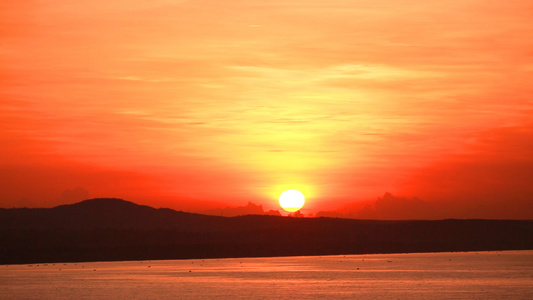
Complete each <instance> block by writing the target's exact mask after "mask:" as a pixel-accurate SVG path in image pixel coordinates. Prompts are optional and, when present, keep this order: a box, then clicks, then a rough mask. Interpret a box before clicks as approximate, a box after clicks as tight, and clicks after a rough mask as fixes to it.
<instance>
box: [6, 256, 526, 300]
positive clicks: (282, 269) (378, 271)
mask: <svg viewBox="0 0 533 300" xmlns="http://www.w3.org/2000/svg"><path fill="white" fill-rule="evenodd" d="M0 271H1V272H0V299H80V298H81V299H214V298H218V299H533V251H503V252H468V253H424V254H420V253H415V254H376V255H346V256H342V255H341V256H322V257H318V256H313V257H275V258H231V259H205V260H201V259H195V260H165V261H127V262H91V263H66V264H63V263H56V264H32V265H2V266H0Z"/></svg>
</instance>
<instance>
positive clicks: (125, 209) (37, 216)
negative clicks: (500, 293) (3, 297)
mask: <svg viewBox="0 0 533 300" xmlns="http://www.w3.org/2000/svg"><path fill="white" fill-rule="evenodd" d="M524 249H533V221H532V220H529V221H527V220H520V221H518V220H457V219H448V220H438V221H373V220H353V219H336V218H291V217H280V216H265V215H248V216H241V217H217V216H207V215H200V214H192V213H186V212H180V211H174V210H171V209H155V208H151V207H148V206H141V205H137V204H134V203H131V202H128V201H124V200H120V199H92V200H86V201H83V202H80V203H76V204H72V205H62V206H58V207H55V208H49V209H44V208H41V209H35V208H33V209H28V208H15V209H0V264H13V263H38V262H74V261H107V260H149V259H150V260H155V259H187V258H222V257H257V256H291V255H333V254H369V253H403V252H441V251H483V250H524Z"/></svg>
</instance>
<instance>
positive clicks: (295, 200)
mask: <svg viewBox="0 0 533 300" xmlns="http://www.w3.org/2000/svg"><path fill="white" fill-rule="evenodd" d="M304 203H305V197H304V194H302V193H301V192H300V191H297V190H286V191H285V192H283V193H281V195H280V196H279V205H280V206H281V208H283V209H284V210H285V211H288V212H295V211H297V210H299V209H300V208H302V207H303V206H304Z"/></svg>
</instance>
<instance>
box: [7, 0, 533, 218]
mask: <svg viewBox="0 0 533 300" xmlns="http://www.w3.org/2000/svg"><path fill="white" fill-rule="evenodd" d="M4 2H5V3H2V4H0V45H1V46H0V207H23V206H27V207H51V206H55V205H58V204H64V203H73V202H76V201H79V200H82V199H83V198H86V197H91V198H93V197H119V198H123V199H126V200H130V201H134V202H136V203H140V204H146V205H151V206H155V207H161V206H162V207H171V208H174V209H182V210H188V211H203V210H209V209H217V208H223V207H237V206H246V205H247V203H248V202H252V203H254V204H257V205H262V207H263V208H264V209H265V210H270V209H274V210H278V209H279V206H278V203H277V197H278V196H279V194H280V193H281V192H282V191H283V190H285V189H289V188H295V189H299V190H300V191H302V192H303V193H304V194H305V195H306V197H307V202H306V206H305V207H304V209H303V210H302V212H303V213H304V214H316V213H318V212H319V211H330V212H329V213H327V214H330V215H331V214H334V213H336V214H342V215H344V216H352V217H368V218H389V219H395V218H443V217H457V218H469V217H484V218H520V219H524V218H526V219H533V40H532V39H531V36H532V35H533V19H532V18H531V16H532V15H533V3H532V2H531V1H530V0H523V1H522V0H517V1H481V0H471V1H468V0H467V1H437V2H435V1H421V0H407V1H352V0H350V1H347V0H344V1H340V0H339V1H329V0H328V1H325V0H305V1H303V0H302V1H277V0H274V1H258V0H255V1H252V0H238V1H237V0H224V1H219V0H216V1H215V0H211V1H208V0H200V1H194V0H191V1H170V0H154V1H140V0H139V1H130V0H128V1H125V0H117V1H100V0H95V1H88V2H87V3H85V2H84V3H81V2H76V1H59V0H48V1H25V0H21V1H4ZM434 2H435V3H434ZM386 193H390V194H386ZM333 211H335V212H333ZM322 213H323V214H324V212H322Z"/></svg>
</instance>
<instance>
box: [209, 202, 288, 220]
mask: <svg viewBox="0 0 533 300" xmlns="http://www.w3.org/2000/svg"><path fill="white" fill-rule="evenodd" d="M200 213H204V214H208V215H216V216H224V217H235V216H244V215H272V216H281V213H280V212H279V211H277V210H269V211H264V210H263V206H262V205H257V204H254V203H252V202H248V204H247V205H246V206H237V207H225V208H215V209H209V210H204V211H201V212H200Z"/></svg>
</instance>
